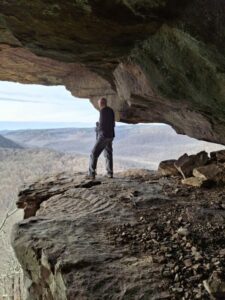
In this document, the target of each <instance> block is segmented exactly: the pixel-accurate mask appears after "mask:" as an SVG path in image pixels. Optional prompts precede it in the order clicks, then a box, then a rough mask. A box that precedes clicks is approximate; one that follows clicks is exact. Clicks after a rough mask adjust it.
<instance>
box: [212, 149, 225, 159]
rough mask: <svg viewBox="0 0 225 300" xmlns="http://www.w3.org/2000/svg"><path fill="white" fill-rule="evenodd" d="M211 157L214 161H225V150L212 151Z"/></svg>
mask: <svg viewBox="0 0 225 300" xmlns="http://www.w3.org/2000/svg"><path fill="white" fill-rule="evenodd" d="M210 157H211V159H212V160H214V161H218V162H225V150H220V151H213V152H210Z"/></svg>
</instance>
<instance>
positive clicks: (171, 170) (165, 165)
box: [158, 159, 179, 176]
mask: <svg viewBox="0 0 225 300" xmlns="http://www.w3.org/2000/svg"><path fill="white" fill-rule="evenodd" d="M175 162H176V160H175V159H171V160H164V161H161V162H160V164H159V167H158V172H159V173H160V174H161V175H162V176H171V175H174V176H176V175H179V172H178V170H177V169H176V167H175V166H174V163H175Z"/></svg>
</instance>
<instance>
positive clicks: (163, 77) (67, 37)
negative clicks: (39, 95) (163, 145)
mask: <svg viewBox="0 0 225 300" xmlns="http://www.w3.org/2000/svg"><path fill="white" fill-rule="evenodd" d="M0 11H1V15H0V79H1V80H10V81H19V82H22V83H39V84H45V85H58V84H61V85H65V86H66V87H67V89H68V90H70V91H71V92H72V94H73V95H76V96H78V97H83V98H90V99H91V102H92V103H93V104H94V105H95V106H96V99H97V98H98V97H99V96H102V95H104V96H106V97H107V98H108V99H109V103H110V105H111V106H112V107H113V108H114V109H115V111H116V116H117V120H120V121H122V122H128V123H137V122H163V123H167V124H170V125H172V126H173V127H174V128H175V129H176V130H177V132H179V133H183V134H187V135H189V136H193V137H196V138H198V139H204V140H208V141H213V142H218V143H223V144H224V143H225V134H224V132H225V130H224V129H225V122H224V120H225V110H224V101H225V90H224V86H225V84H224V83H225V76H224V73H225V58H224V51H223V50H224V46H225V45H224V43H225V42H224V41H225V30H224V28H225V19H224V13H225V6H224V2H223V0H217V1H211V0H200V1H177V0H151V1H144V0H135V1H134V0H126V1H125V0H121V1H117V0H107V1H106V0H74V1H59V0H54V1H43V0H33V1H27V0H20V1H14V0H4V1H1V2H0Z"/></svg>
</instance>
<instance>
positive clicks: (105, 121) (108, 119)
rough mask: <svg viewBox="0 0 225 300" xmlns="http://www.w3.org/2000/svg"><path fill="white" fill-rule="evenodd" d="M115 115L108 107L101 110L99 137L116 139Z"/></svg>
mask: <svg viewBox="0 0 225 300" xmlns="http://www.w3.org/2000/svg"><path fill="white" fill-rule="evenodd" d="M114 127H115V115H114V111H113V110H112V108H110V107H109V106H106V107H104V108H102V109H101V110H100V118H99V126H98V135H99V136H100V137H104V138H114V137H115V131H114Z"/></svg>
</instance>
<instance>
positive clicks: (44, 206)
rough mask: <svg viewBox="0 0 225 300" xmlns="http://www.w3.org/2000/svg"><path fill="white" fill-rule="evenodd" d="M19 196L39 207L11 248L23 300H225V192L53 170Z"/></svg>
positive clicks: (141, 177)
mask: <svg viewBox="0 0 225 300" xmlns="http://www.w3.org/2000/svg"><path fill="white" fill-rule="evenodd" d="M43 195H45V196H44V197H43ZM48 195H49V196H48ZM26 199H27V200H28V202H29V204H30V205H32V202H33V203H35V202H39V204H38V206H39V209H38V210H37V211H36V212H35V214H36V215H35V216H33V217H28V218H27V219H25V220H23V221H21V222H20V223H18V224H16V225H15V227H14V230H13V235H12V244H13V247H14V250H15V252H16V255H17V257H18V259H19V261H20V263H21V265H22V267H23V270H24V273H25V279H26V287H27V293H28V294H27V295H28V296H27V299H29V300H33V299H35V300H40V299H46V300H47V299H54V300H63V299H70V300H73V299H91V300H93V299H96V300H97V299H113V300H114V299H152V300H153V299H179V300H180V299H189V300H192V299H224V297H225V294H224V293H225V290H224V285H225V284H224V278H223V276H224V271H225V238H224V225H225V223H224V219H225V197H224V187H218V186H217V187H212V188H210V189H207V188H193V187H188V186H184V185H182V184H181V182H180V178H179V177H176V176H174V177H168V178H167V177H159V176H158V174H157V173H155V172H151V171H148V170H134V171H132V170H130V171H128V172H125V173H120V174H117V175H116V177H115V178H114V179H107V178H104V177H99V178H98V179H97V180H96V181H95V182H92V181H89V180H87V179H85V175H84V174H82V173H79V174H59V175H58V176H55V177H51V178H45V179H43V180H41V181H39V182H36V183H35V184H33V185H31V186H29V187H26V188H24V190H23V191H21V193H20V197H19V203H20V205H22V203H24V207H25V206H26V205H27V203H26ZM40 199H44V201H43V202H42V201H40ZM213 297H214V298H213Z"/></svg>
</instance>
